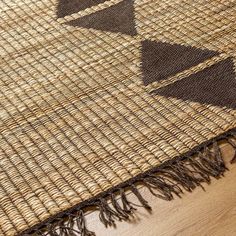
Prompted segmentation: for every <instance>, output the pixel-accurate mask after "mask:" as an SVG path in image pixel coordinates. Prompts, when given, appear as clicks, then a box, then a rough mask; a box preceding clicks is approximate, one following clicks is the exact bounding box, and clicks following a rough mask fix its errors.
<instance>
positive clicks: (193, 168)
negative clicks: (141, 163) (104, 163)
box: [17, 128, 236, 236]
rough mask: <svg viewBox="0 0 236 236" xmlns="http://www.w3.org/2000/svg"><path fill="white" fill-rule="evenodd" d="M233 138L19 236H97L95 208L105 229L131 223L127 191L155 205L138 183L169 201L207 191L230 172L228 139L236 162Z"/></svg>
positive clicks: (225, 136) (235, 134) (235, 132)
mask: <svg viewBox="0 0 236 236" xmlns="http://www.w3.org/2000/svg"><path fill="white" fill-rule="evenodd" d="M232 138H233V139H234V140H236V128H233V129H230V130H228V131H226V132H224V133H222V134H220V135H218V136H216V137H214V138H212V139H210V140H208V141H206V142H203V143H201V144H200V145H198V146H196V147H194V148H193V149H191V150H190V151H188V152H187V153H184V154H183V155H181V156H177V157H175V158H173V159H172V160H169V161H166V162H164V163H163V164H161V165H159V166H157V167H154V168H152V169H150V170H148V171H146V172H144V173H141V174H139V175H137V176H135V177H133V178H131V179H129V180H127V181H125V182H123V183H121V184H119V185H117V186H115V187H112V188H110V189H108V190H107V191H105V192H102V193H100V194H98V195H97V196H95V197H93V198H90V199H88V200H86V201H84V202H81V203H79V204H77V205H75V206H73V207H72V208H70V209H67V210H65V211H62V212H60V213H58V214H56V215H54V216H51V217H50V218H48V219H46V220H45V221H42V222H40V223H38V224H36V225H34V226H32V227H31V228H29V229H27V230H25V231H23V232H21V233H18V234H17V236H30V235H36V236H43V235H58V236H63V235H72V234H75V235H77V234H78V235H81V236H94V235H95V233H94V232H91V231H89V230H88V229H87V227H86V223H85V216H84V212H85V211H86V208H88V207H95V208H94V211H96V210H99V211H100V214H99V219H100V221H101V222H102V223H103V224H105V226H110V225H114V224H115V221H116V220H120V221H122V220H124V221H125V220H128V219H129V217H130V216H131V215H132V214H133V212H134V210H136V209H135V207H134V206H135V204H133V203H132V202H129V201H128V199H127V197H126V190H131V191H132V193H133V194H134V195H135V196H136V197H137V199H138V200H139V202H140V203H141V206H142V207H144V208H146V209H147V210H149V211H151V206H150V205H149V204H148V202H147V201H146V200H145V199H144V198H143V196H142V195H141V193H140V192H139V190H138V188H137V186H136V185H137V184H142V185H144V186H145V187H147V188H148V189H149V190H150V192H151V193H152V194H154V195H155V196H156V197H158V198H161V199H164V200H168V201H170V200H173V199H174V195H176V196H178V197H181V195H182V194H183V189H184V190H186V191H188V192H191V191H192V190H193V189H195V188H196V187H197V186H200V187H202V188H203V186H202V185H201V184H202V183H204V182H205V183H210V182H211V179H210V178H211V177H213V178H216V179H218V178H220V177H222V176H223V175H224V172H225V171H226V170H228V169H227V167H226V166H225V163H224V160H223V158H222V156H221V150H220V147H219V142H220V141H223V140H224V141H226V143H228V144H230V145H231V146H232V147H233V148H234V150H235V155H234V157H233V159H232V160H231V163H234V162H236V142H235V143H234V142H233V141H232V140H231V139H232ZM209 148H213V152H211V153H209ZM199 155H201V157H199ZM173 164H175V165H173ZM155 191H157V192H155ZM117 196H119V199H121V204H120V203H119V202H118V201H117V198H116V197H117ZM108 202H109V203H108ZM75 223H76V225H77V228H78V229H76V230H74V229H73V226H74V225H75ZM58 229H59V233H57V234H55V230H58Z"/></svg>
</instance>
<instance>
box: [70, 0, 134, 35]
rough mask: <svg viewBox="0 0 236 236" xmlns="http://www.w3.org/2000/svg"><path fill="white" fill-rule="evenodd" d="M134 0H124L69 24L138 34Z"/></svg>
mask: <svg viewBox="0 0 236 236" xmlns="http://www.w3.org/2000/svg"><path fill="white" fill-rule="evenodd" d="M133 10H134V9H133V0H124V1H122V2H120V3H118V4H116V5H114V6H111V7H109V8H106V9H103V10H100V11H98V12H96V13H93V14H90V15H87V16H84V17H81V18H78V19H75V20H72V21H70V22H68V23H67V24H68V25H71V26H79V27H84V28H93V29H97V30H104V31H111V32H121V33H123V34H128V35H132V36H134V35H136V34H137V31H136V29H135V23H134V15H133V13H134V11H133Z"/></svg>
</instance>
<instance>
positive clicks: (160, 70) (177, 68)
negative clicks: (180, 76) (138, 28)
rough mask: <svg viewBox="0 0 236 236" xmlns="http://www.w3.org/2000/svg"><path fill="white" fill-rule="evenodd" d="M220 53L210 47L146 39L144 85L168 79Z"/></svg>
mask: <svg viewBox="0 0 236 236" xmlns="http://www.w3.org/2000/svg"><path fill="white" fill-rule="evenodd" d="M218 54H219V53H218V52H215V51H211V50H208V49H199V48H196V47H191V46H183V45H179V44H170V43H165V42H156V41H150V40H144V41H143V42H142V70H143V82H144V85H148V84H150V83H152V82H155V81H158V80H164V79H167V78H168V77H169V76H172V75H174V74H177V73H179V72H181V71H184V70H186V69H188V68H191V67H192V66H195V65H197V64H199V63H201V62H203V61H205V60H206V59H209V58H211V57H213V56H216V55H218Z"/></svg>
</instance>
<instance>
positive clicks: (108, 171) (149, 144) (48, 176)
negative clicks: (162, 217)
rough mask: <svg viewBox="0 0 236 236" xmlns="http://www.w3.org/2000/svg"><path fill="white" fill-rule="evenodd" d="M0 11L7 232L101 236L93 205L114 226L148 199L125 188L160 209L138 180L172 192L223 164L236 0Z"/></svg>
mask: <svg viewBox="0 0 236 236" xmlns="http://www.w3.org/2000/svg"><path fill="white" fill-rule="evenodd" d="M0 13H1V14H0V18H1V29H0V30H1V34H0V42H1V44H0V52H1V53H0V55H1V70H0V74H1V77H0V102H1V106H0V108H1V111H0V122H1V124H0V130H1V133H0V135H1V139H0V148H1V152H0V168H1V169H0V199H1V203H0V235H6V236H12V235H24V236H25V235H32V234H34V235H51V236H57V235H60V236H70V235H71V236H75V235H83V236H91V235H94V233H92V232H90V231H89V229H87V227H86V224H85V217H84V212H85V211H86V209H87V207H89V206H90V209H93V210H99V211H100V221H101V222H102V223H104V224H105V225H106V226H108V225H114V224H115V221H116V220H127V219H129V217H130V216H131V215H132V214H133V212H134V210H135V208H137V206H136V205H134V204H133V203H132V202H130V201H129V198H128V197H127V191H126V190H130V191H132V192H133V194H135V195H136V196H137V199H138V200H139V201H140V205H142V206H143V207H145V208H147V209H150V206H149V204H148V203H147V201H146V200H145V199H144V198H143V197H142V196H141V194H140V193H139V190H138V188H137V183H142V184H143V185H145V186H146V187H147V188H149V189H150V191H151V192H152V193H153V194H155V195H156V196H157V197H159V198H162V199H165V200H171V199H173V198H174V197H175V196H176V195H177V196H180V195H181V193H182V192H183V190H187V191H191V190H193V189H194V188H195V187H196V186H199V185H201V183H202V182H210V179H211V177H215V178H219V177H221V176H222V175H223V173H224V171H225V170H226V169H227V168H226V166H225V164H224V161H223V158H222V157H221V151H220V148H219V141H220V140H224V141H225V142H228V143H230V144H231V145H232V146H233V147H234V148H236V141H235V137H236V136H235V135H236V129H235V128H236V100H235V97H236V76H235V62H236V60H235V58H236V57H235V56H236V24H235V22H236V2H235V0H224V1H221V0H207V1H205V0H198V1H194V0H174V1H170V0H164V1H157V0H106V1H105V0H70V1H69V0H23V1H22V0H21V1H20V0H2V1H1V2H0ZM234 159H236V158H234ZM234 159H233V160H232V162H233V161H234ZM206 194H207V193H206ZM91 207H92V208H91Z"/></svg>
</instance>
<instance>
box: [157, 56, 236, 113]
mask: <svg viewBox="0 0 236 236" xmlns="http://www.w3.org/2000/svg"><path fill="white" fill-rule="evenodd" d="M155 94H159V95H162V96H165V97H176V98H180V99H182V100H190V101H194V102H199V103H205V104H212V105H216V106H222V107H224V106H225V107H228V108H233V109H236V99H235V97H236V75H235V72H234V63H233V60H232V59H231V58H227V59H225V60H223V61H221V62H218V63H217V64H215V65H213V66H211V67H208V68H206V69H204V70H202V71H200V72H198V73H196V74H193V75H190V76H188V77H187V78H185V79H182V80H180V81H177V82H175V83H173V84H171V85H168V86H166V87H163V88H160V89H158V90H156V91H155Z"/></svg>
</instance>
